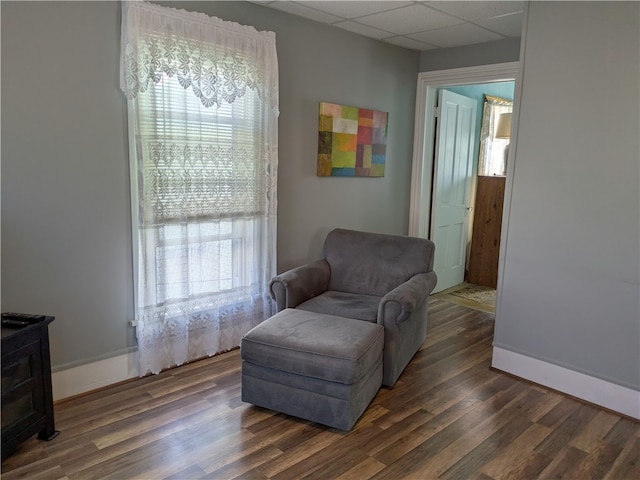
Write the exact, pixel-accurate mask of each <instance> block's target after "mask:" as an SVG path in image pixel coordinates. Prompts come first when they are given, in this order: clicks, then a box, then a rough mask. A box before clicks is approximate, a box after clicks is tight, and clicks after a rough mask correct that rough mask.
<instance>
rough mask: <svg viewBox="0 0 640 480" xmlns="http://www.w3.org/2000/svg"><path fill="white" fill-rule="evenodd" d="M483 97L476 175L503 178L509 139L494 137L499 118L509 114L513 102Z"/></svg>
mask: <svg viewBox="0 0 640 480" xmlns="http://www.w3.org/2000/svg"><path fill="white" fill-rule="evenodd" d="M484 97H485V100H484V108H483V113H482V130H481V133H480V154H479V157H480V158H479V161H478V175H481V176H505V175H506V174H507V151H508V150H507V149H508V147H509V138H499V137H496V133H497V129H498V124H499V121H500V116H501V115H502V114H505V113H511V111H512V109H513V102H512V101H511V100H506V99H504V98H499V97H494V96H492V95H485V96H484ZM509 120H510V118H509Z"/></svg>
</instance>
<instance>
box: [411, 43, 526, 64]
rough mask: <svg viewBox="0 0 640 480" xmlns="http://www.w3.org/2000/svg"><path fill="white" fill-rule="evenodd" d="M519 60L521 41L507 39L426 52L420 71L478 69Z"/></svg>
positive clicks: (421, 57) (422, 55)
mask: <svg viewBox="0 0 640 480" xmlns="http://www.w3.org/2000/svg"><path fill="white" fill-rule="evenodd" d="M519 59H520V39H519V38H507V39H504V40H496V41H494V42H486V43H480V44H477V45H467V46H464V47H452V48H438V49H436V50H427V51H424V52H422V53H421V54H420V71H421V72H433V71H436V70H448V69H451V68H462V67H477V66H479V65H491V64H494V63H506V62H517V61H518V60H519Z"/></svg>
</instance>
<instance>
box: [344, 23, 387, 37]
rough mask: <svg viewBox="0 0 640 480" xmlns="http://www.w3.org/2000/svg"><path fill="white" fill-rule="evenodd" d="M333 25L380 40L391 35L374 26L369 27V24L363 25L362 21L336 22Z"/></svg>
mask: <svg viewBox="0 0 640 480" xmlns="http://www.w3.org/2000/svg"><path fill="white" fill-rule="evenodd" d="M333 26H334V27H339V28H342V29H344V30H348V31H350V32H353V33H357V34H359V35H364V36H365V37H371V38H377V39H378V40H380V39H382V38H386V37H388V36H389V32H386V31H384V30H379V29H377V28H373V27H368V26H367V25H362V24H361V23H357V22H352V21H351V20H346V21H344V22H338V23H334V24H333Z"/></svg>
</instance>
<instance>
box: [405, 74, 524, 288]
mask: <svg viewBox="0 0 640 480" xmlns="http://www.w3.org/2000/svg"><path fill="white" fill-rule="evenodd" d="M518 72H519V64H518V62H512V63H506V64H498V65H487V66H481V67H467V68H460V69H453V70H446V71H438V72H425V73H421V74H420V75H419V79H418V92H417V104H416V130H415V138H414V161H413V171H412V188H411V207H410V220H409V234H410V235H413V236H419V237H423V238H431V239H433V228H434V225H433V218H432V211H433V208H434V205H433V202H434V201H435V200H434V199H433V198H432V196H431V194H432V188H431V187H432V185H433V184H434V182H436V181H437V178H436V177H437V175H438V172H437V169H434V151H435V146H436V141H435V132H436V118H435V112H436V102H437V98H438V91H439V90H440V89H442V88H445V87H446V88H447V89H469V88H472V87H471V86H473V85H480V84H497V83H504V82H508V83H509V85H510V87H508V88H510V89H511V94H510V95H508V96H510V97H511V98H512V99H513V91H514V90H515V87H516V84H517V81H518ZM483 94H484V92H483ZM503 96H506V95H504V94H503ZM480 111H481V112H482V107H481V108H480ZM478 148H479V145H478ZM507 166H508V167H510V165H509V163H507ZM476 167H477V164H476ZM511 171H512V169H511V168H507V171H506V175H504V176H502V177H503V180H502V183H503V186H504V188H503V190H502V191H503V192H504V193H503V199H504V198H508V196H510V186H509V184H510V182H509V177H510V172H511ZM476 175H477V169H476V170H475V171H474V174H473V177H472V179H473V182H472V183H473V185H474V187H475V184H476V181H475V178H476ZM475 193H476V192H475V190H474V191H473V195H471V196H470V198H471V199H474V198H475ZM503 204H504V205H508V202H505V201H504V200H503V201H502V204H501V205H500V206H501V207H502V205H503ZM471 209H473V205H469V210H471ZM501 213H503V215H502V218H506V216H505V215H504V213H508V212H501ZM470 217H471V216H470ZM501 220H502V219H501ZM505 226H506V225H504V224H503V225H502V227H503V228H502V230H503V231H504V230H505V228H504V227H505ZM469 229H472V224H470V225H469ZM499 235H500V236H501V234H499ZM471 238H473V236H472V237H471ZM498 243H501V242H498ZM501 248H502V247H500V251H501ZM470 249H471V243H470V244H469V250H470ZM440 250H443V249H440ZM438 251H439V249H438V246H437V245H436V256H437V255H438ZM469 254H470V255H471V251H469ZM499 256H500V255H499ZM501 268H502V266H501V263H500V262H498V268H497V270H498V271H497V272H496V273H495V274H494V275H495V276H496V277H499V276H500V269H501ZM436 273H437V272H436ZM448 287H449V286H444V287H442V286H441V288H439V289H438V287H436V291H439V290H443V289H445V288H448ZM496 287H497V289H499V283H497V285H496ZM434 293H435V292H434ZM498 296H499V294H498Z"/></svg>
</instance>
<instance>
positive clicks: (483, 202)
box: [465, 176, 505, 288]
mask: <svg viewBox="0 0 640 480" xmlns="http://www.w3.org/2000/svg"><path fill="white" fill-rule="evenodd" d="M504 187H505V177H484V176H480V177H478V188H477V190H476V205H475V214H474V217H473V233H472V235H471V252H470V254H469V266H468V267H469V268H468V271H467V275H466V279H465V280H466V281H467V282H469V283H472V284H474V285H482V286H485V287H493V288H496V285H497V284H498V258H499V256H500V232H501V229H502V205H503V203H504Z"/></svg>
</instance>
